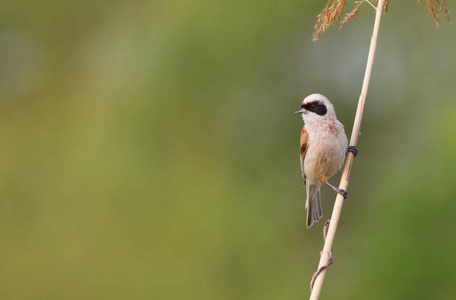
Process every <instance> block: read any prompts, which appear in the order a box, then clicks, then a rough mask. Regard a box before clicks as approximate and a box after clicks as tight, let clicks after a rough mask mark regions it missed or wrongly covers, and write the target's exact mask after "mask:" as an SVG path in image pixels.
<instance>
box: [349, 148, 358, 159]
mask: <svg viewBox="0 0 456 300" xmlns="http://www.w3.org/2000/svg"><path fill="white" fill-rule="evenodd" d="M348 152H351V153H353V155H354V157H356V155H358V148H356V146H348V147H347V153H348Z"/></svg>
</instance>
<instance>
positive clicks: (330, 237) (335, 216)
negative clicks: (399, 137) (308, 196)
mask: <svg viewBox="0 0 456 300" xmlns="http://www.w3.org/2000/svg"><path fill="white" fill-rule="evenodd" d="M383 2H384V0H379V1H378V4H377V9H376V14H375V23H374V30H373V33H372V38H371V44H370V48H369V55H368V57H367V66H366V72H365V74H364V81H363V87H362V89H361V94H360V95H359V100H358V108H357V109H356V116H355V121H354V124H353V130H352V134H351V138H350V145H351V146H356V145H357V143H358V137H359V132H360V130H361V121H362V119H363V112H364V104H365V103H366V96H367V90H368V88H369V81H370V77H371V73H372V65H373V63H374V56H375V49H376V47H377V37H378V30H379V28H380V19H381V17H382V12H383ZM353 158H354V155H353V153H351V152H349V153H348V154H347V158H346V160H345V167H344V170H343V172H342V177H341V179H340V184H339V188H340V189H344V190H347V187H348V178H349V177H350V171H351V167H352V164H353ZM343 204H344V197H343V196H342V195H340V194H337V197H336V202H335V203H334V209H333V212H332V215H331V223H330V225H329V229H328V234H327V236H326V240H325V245H324V247H323V251H322V252H321V256H320V263H319V264H318V269H319V268H320V267H322V266H324V265H326V264H327V263H328V261H329V257H330V252H331V250H332V245H333V242H334V236H335V235H336V230H337V225H338V223H339V217H340V212H341V210H342V205H343ZM325 274H326V269H324V270H323V271H321V273H320V274H319V275H318V276H317V278H316V279H315V283H314V286H313V289H312V292H311V294H310V300H318V297H319V296H320V292H321V288H322V286H323V281H324V279H325Z"/></svg>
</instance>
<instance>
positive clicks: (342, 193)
mask: <svg viewBox="0 0 456 300" xmlns="http://www.w3.org/2000/svg"><path fill="white" fill-rule="evenodd" d="M334 191H335V192H336V193H338V194H341V195H342V196H343V197H344V199H347V196H348V193H347V191H345V190H343V189H335V190H334Z"/></svg>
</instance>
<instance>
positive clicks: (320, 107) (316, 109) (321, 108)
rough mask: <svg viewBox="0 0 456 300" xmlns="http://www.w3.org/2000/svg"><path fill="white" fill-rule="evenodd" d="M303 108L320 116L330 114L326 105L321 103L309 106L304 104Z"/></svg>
mask: <svg viewBox="0 0 456 300" xmlns="http://www.w3.org/2000/svg"><path fill="white" fill-rule="evenodd" d="M301 108H304V109H305V110H308V111H311V112H313V113H316V114H317V115H319V116H324V115H326V113H327V112H328V110H327V109H326V105H324V104H323V103H322V102H321V101H313V102H310V103H307V104H303V105H301Z"/></svg>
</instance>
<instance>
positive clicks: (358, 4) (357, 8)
mask: <svg viewBox="0 0 456 300" xmlns="http://www.w3.org/2000/svg"><path fill="white" fill-rule="evenodd" d="M363 2H364V1H357V2H356V5H355V8H353V10H352V11H351V12H349V13H348V14H347V15H346V16H345V18H344V20H343V21H342V24H341V25H340V27H339V29H340V28H342V27H344V26H345V24H347V23H348V21H350V20H351V19H353V18H354V17H355V16H356V14H357V13H358V10H359V7H360V6H361V4H363Z"/></svg>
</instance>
